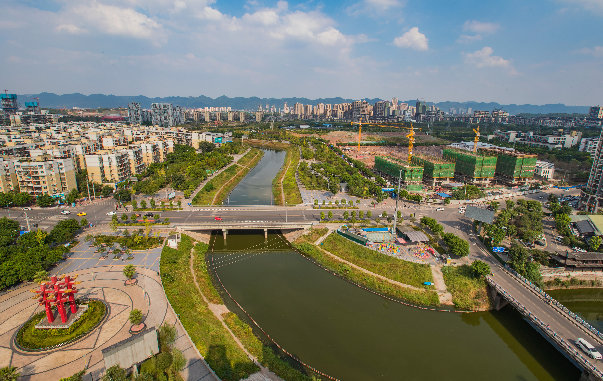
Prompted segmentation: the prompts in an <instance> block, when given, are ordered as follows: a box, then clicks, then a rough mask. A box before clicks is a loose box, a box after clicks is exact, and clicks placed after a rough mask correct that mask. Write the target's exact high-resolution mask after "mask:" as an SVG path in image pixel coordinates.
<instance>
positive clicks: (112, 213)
mask: <svg viewBox="0 0 603 381" xmlns="http://www.w3.org/2000/svg"><path fill="white" fill-rule="evenodd" d="M116 214H117V213H115V212H114V211H110V212H107V216H114V215H116Z"/></svg>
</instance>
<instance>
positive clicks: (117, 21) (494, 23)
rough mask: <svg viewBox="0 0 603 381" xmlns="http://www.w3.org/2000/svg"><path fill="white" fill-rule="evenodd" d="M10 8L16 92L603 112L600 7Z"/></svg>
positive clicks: (255, 4)
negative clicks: (599, 107) (562, 107)
mask: <svg viewBox="0 0 603 381" xmlns="http://www.w3.org/2000/svg"><path fill="white" fill-rule="evenodd" d="M39 3H40V2H36V1H33V0H26V1H24V0H20V1H18V0H5V1H3V2H2V4H1V5H0V32H1V37H0V47H1V48H2V51H3V55H2V58H1V59H0V62H1V65H2V66H1V69H0V73H1V74H0V85H1V86H2V89H8V90H9V92H14V93H20V94H27V93H39V92H43V91H48V92H54V93H62V94H68V93H76V92H80V93H84V94H97V93H105V94H116V95H138V94H142V95H145V96H149V97H167V96H198V95H200V94H204V95H207V96H211V97H219V96H221V95H227V96H230V97H237V96H241V97H250V96H257V97H273V98H284V97H306V98H312V99H316V98H326V97H343V98H355V99H359V98H382V99H389V98H392V97H397V98H399V99H414V98H422V99H426V100H429V101H433V102H441V101H456V102H465V101H483V102H499V103H515V104H524V103H529V104H547V103H563V104H567V105H596V104H601V103H603V86H600V83H603V59H602V58H603V38H602V37H601V36H603V23H602V22H601V21H602V19H603V2H601V1H592V0H534V1H530V2H528V3H526V2H522V1H519V0H510V1H506V2H504V3H494V4H493V3H490V2H477V1H464V2H446V1H435V2H431V3H429V4H425V3H422V2H418V1H411V0H407V1H405V0H358V1H357V2H353V3H347V2H342V1H329V2H320V1H319V2H299V1H290V2H284V1H278V2H276V1H257V0H248V1H228V2H226V1H213V0H179V1H168V0H125V1H117V0H82V1H78V2H66V1H61V0H56V1H52V0H50V1H44V2H42V3H41V4H39Z"/></svg>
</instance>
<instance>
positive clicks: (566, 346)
mask: <svg viewBox="0 0 603 381" xmlns="http://www.w3.org/2000/svg"><path fill="white" fill-rule="evenodd" d="M487 280H488V283H490V285H492V286H493V287H494V288H495V289H496V291H497V292H499V293H500V294H502V295H503V296H504V297H505V299H506V300H507V301H509V303H511V304H512V305H513V306H514V307H515V308H516V309H517V310H518V311H519V312H520V313H522V314H523V315H524V316H526V317H528V318H529V319H530V320H531V321H532V322H533V323H534V324H536V325H537V326H538V327H539V328H540V329H541V330H542V331H543V332H544V333H545V334H547V335H548V336H549V337H550V338H551V339H552V340H554V341H555V343H557V345H559V347H561V348H562V349H563V350H565V351H566V352H567V353H568V354H569V355H570V356H572V357H573V358H574V359H575V360H576V361H578V362H579V363H581V364H582V366H583V367H584V368H585V369H588V370H589V371H591V372H592V373H593V374H594V375H596V376H597V377H599V378H600V379H603V372H602V371H600V370H599V369H598V368H597V367H596V366H595V365H594V364H593V363H592V362H591V361H590V359H589V358H587V357H585V356H584V355H583V354H582V352H580V351H578V350H577V349H576V348H574V346H573V345H571V343H570V342H568V341H567V340H564V339H563V338H562V337H561V336H560V335H558V334H557V332H555V331H554V330H553V329H551V327H550V326H549V325H548V324H546V323H545V322H543V321H542V320H540V319H539V318H538V316H536V315H534V314H532V313H531V312H530V310H528V309H527V308H526V307H525V306H524V305H523V304H521V302H519V301H518V300H517V299H515V298H514V297H513V296H512V295H511V294H509V293H508V292H507V291H506V290H505V289H504V288H503V287H502V286H500V285H499V284H498V283H496V282H495V281H494V280H493V279H492V278H491V277H487Z"/></svg>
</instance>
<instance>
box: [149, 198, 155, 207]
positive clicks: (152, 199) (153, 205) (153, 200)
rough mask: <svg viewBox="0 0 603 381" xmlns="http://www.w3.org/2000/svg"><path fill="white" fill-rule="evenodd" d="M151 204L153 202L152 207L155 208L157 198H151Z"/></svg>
mask: <svg viewBox="0 0 603 381" xmlns="http://www.w3.org/2000/svg"><path fill="white" fill-rule="evenodd" d="M149 204H151V209H155V205H156V203H155V199H154V198H151V200H150V201H149Z"/></svg>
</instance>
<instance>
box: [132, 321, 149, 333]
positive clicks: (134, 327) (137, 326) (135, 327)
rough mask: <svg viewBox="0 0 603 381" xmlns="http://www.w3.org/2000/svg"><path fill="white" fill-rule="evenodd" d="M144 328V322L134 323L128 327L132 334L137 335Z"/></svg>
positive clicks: (145, 326)
mask: <svg viewBox="0 0 603 381" xmlns="http://www.w3.org/2000/svg"><path fill="white" fill-rule="evenodd" d="M145 328H147V325H146V324H145V323H140V324H134V325H132V326H131V327H130V329H129V332H130V334H132V335H137V334H139V333H140V332H142V331H144V330H145Z"/></svg>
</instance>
